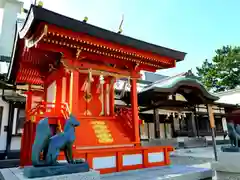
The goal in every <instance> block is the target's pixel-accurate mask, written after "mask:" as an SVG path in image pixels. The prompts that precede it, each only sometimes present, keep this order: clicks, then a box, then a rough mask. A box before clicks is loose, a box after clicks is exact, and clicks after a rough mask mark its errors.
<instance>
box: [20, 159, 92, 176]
mask: <svg viewBox="0 0 240 180" xmlns="http://www.w3.org/2000/svg"><path fill="white" fill-rule="evenodd" d="M88 171H89V166H88V163H85V162H84V163H79V164H68V163H60V164H58V165H56V166H42V167H33V166H28V167H24V169H23V174H24V176H25V177H27V178H37V177H49V176H56V175H67V174H72V173H82V172H88Z"/></svg>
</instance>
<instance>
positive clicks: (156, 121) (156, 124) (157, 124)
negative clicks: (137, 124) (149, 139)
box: [153, 108, 166, 138]
mask: <svg viewBox="0 0 240 180" xmlns="http://www.w3.org/2000/svg"><path fill="white" fill-rule="evenodd" d="M153 113H154V116H153V117H154V129H155V138H160V121H159V110H158V109H157V108H154V110H153ZM165 129H166V128H165ZM165 136H166V134H165Z"/></svg>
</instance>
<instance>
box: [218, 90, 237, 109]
mask: <svg viewBox="0 0 240 180" xmlns="http://www.w3.org/2000/svg"><path fill="white" fill-rule="evenodd" d="M215 95H216V96H218V97H219V98H220V99H219V100H218V101H217V102H219V103H226V104H239V105H240V88H235V89H231V90H228V91H225V92H220V93H215Z"/></svg>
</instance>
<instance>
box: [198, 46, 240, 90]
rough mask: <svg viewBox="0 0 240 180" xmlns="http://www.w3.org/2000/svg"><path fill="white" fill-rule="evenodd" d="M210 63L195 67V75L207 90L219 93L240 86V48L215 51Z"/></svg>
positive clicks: (206, 62) (205, 62)
mask: <svg viewBox="0 0 240 180" xmlns="http://www.w3.org/2000/svg"><path fill="white" fill-rule="evenodd" d="M215 52H216V55H215V56H214V57H213V58H212V61H208V60H207V59H206V60H205V61H204V62H203V64H202V66H201V67H197V75H198V76H199V79H200V81H201V82H202V83H203V85H205V87H206V88H207V89H208V90H212V91H213V92H220V91H225V90H229V89H234V88H236V87H238V86H240V47H231V46H224V47H222V48H221V49H217V50H216V51H215Z"/></svg>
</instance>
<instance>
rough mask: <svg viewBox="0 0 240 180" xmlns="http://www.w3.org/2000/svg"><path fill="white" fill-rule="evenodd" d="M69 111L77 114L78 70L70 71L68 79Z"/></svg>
mask: <svg viewBox="0 0 240 180" xmlns="http://www.w3.org/2000/svg"><path fill="white" fill-rule="evenodd" d="M69 96H70V112H71V113H72V114H74V115H75V116H78V112H79V111H78V99H79V98H78V96H79V72H78V71H76V70H75V71H72V73H71V80H70V94H69Z"/></svg>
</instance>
